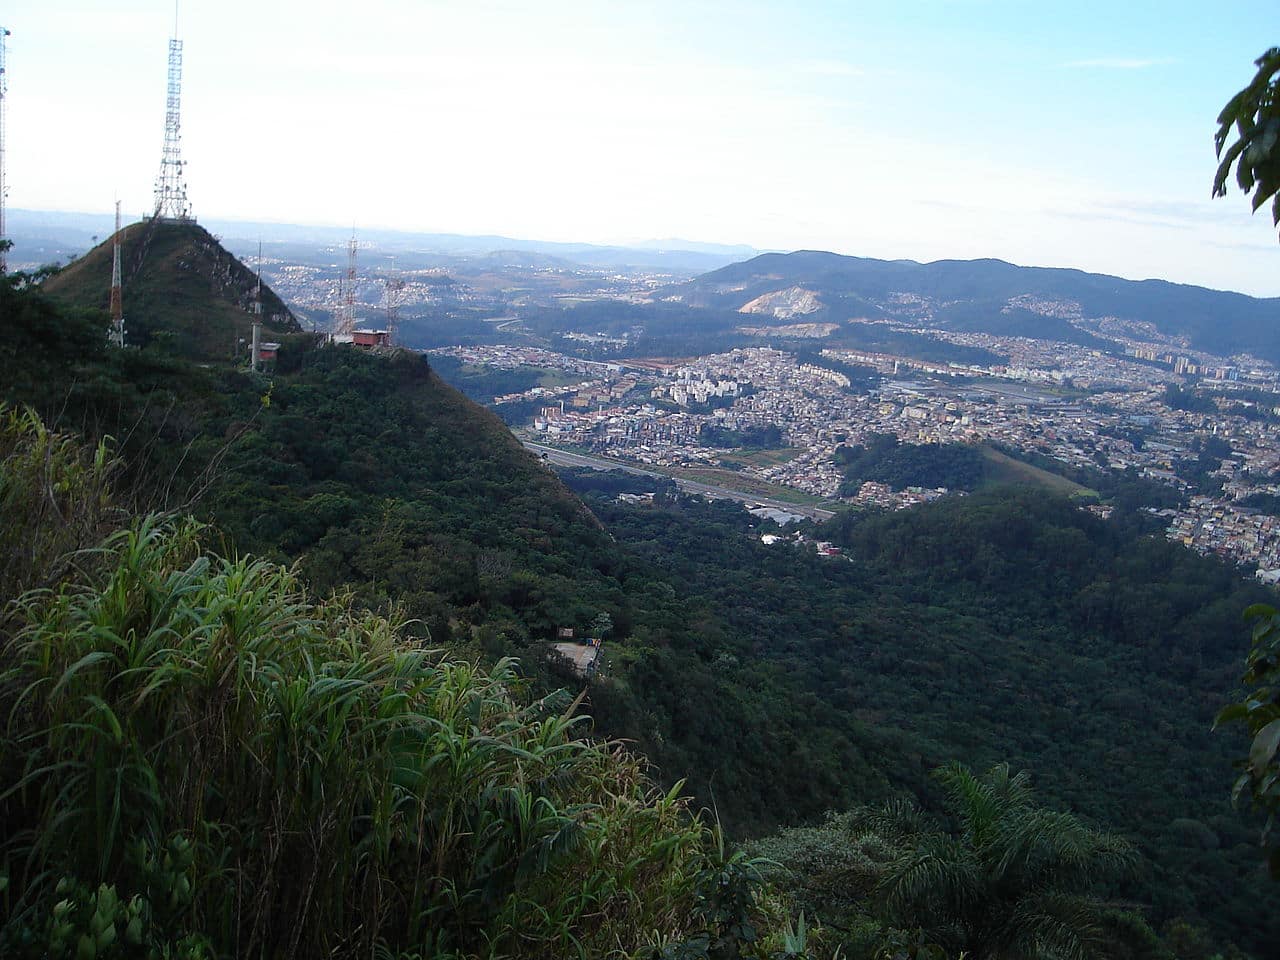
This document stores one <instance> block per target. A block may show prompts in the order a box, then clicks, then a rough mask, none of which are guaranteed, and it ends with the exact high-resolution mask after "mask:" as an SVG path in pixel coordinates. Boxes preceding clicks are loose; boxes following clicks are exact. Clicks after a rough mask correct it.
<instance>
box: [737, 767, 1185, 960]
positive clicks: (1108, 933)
mask: <svg viewBox="0 0 1280 960" xmlns="http://www.w3.org/2000/svg"><path fill="white" fill-rule="evenodd" d="M935 778H936V780H937V781H938V782H939V783H940V785H941V787H942V790H943V798H944V807H945V811H946V814H947V819H946V820H945V821H943V822H938V821H935V820H934V819H933V818H931V817H930V816H929V815H928V814H927V813H926V812H925V811H923V810H922V809H920V807H919V806H918V805H916V804H915V803H914V802H912V801H910V800H904V799H900V798H895V799H893V800H890V801H887V802H885V803H884V804H882V805H880V806H878V807H869V806H860V807H856V808H854V809H852V810H850V811H848V812H847V813H845V814H842V815H840V816H834V815H833V816H831V817H829V818H828V819H827V821H826V822H825V823H824V824H822V825H821V826H819V827H811V828H800V829H790V830H786V831H783V832H782V833H780V834H777V835H775V836H772V837H769V838H767V839H765V840H762V841H758V842H756V843H753V844H751V850H752V852H754V853H757V854H760V855H762V856H764V857H766V858H768V859H769V860H770V861H771V862H772V863H773V864H774V867H773V868H771V870H770V876H771V877H772V878H773V879H774V880H775V881H776V882H777V883H779V884H780V885H782V886H784V887H785V888H787V889H788V890H789V891H790V892H791V893H792V895H793V896H794V897H795V898H796V899H797V901H798V902H799V903H801V904H802V905H803V906H804V907H805V908H806V909H807V910H809V911H810V912H811V914H817V915H820V916H829V917H831V918H832V920H833V922H834V923H835V924H836V925H837V926H838V927H839V929H841V930H845V931H848V937H849V940H850V944H851V949H853V950H854V951H858V950H859V944H860V943H865V942H867V941H868V940H870V941H872V942H875V941H876V940H878V941H879V942H881V943H883V942H885V941H886V939H887V940H889V941H891V942H892V941H894V940H897V941H900V942H901V941H905V942H907V943H911V942H913V941H914V942H915V943H917V944H921V945H923V946H922V949H921V951H920V952H921V953H923V954H926V955H932V954H936V955H938V956H943V957H960V956H965V957H990V958H1003V957H1043V958H1068V957H1099V958H1104V957H1106V958H1112V957H1114V958H1120V957H1123V958H1132V957H1150V958H1166V957H1168V956H1169V954H1168V952H1167V951H1166V949H1165V948H1164V947H1163V946H1162V945H1161V943H1160V941H1159V939H1158V938H1157V936H1156V935H1155V933H1154V932H1153V931H1152V930H1151V929H1150V928H1149V927H1148V926H1147V924H1146V923H1145V921H1144V920H1143V919H1142V918H1141V917H1140V916H1138V915H1136V914H1134V913H1132V912H1130V911H1128V910H1126V909H1124V908H1122V907H1120V906H1118V905H1115V904H1110V903H1108V902H1107V901H1106V900H1105V899H1103V898H1102V897H1101V896H1099V894H1100V892H1102V891H1105V889H1106V883H1107V881H1108V880H1109V879H1111V878H1112V877H1114V876H1115V875H1116V874H1122V873H1124V872H1126V871H1128V870H1131V869H1132V868H1133V866H1134V864H1135V862H1136V856H1135V852H1134V851H1133V849H1132V847H1131V846H1130V845H1129V844H1128V843H1127V842H1126V841H1125V840H1124V839H1123V838H1120V837H1117V836H1114V835H1111V834H1106V833H1102V832H1099V831H1097V830H1095V829H1092V828H1090V827H1089V826H1087V825H1086V824H1084V823H1082V822H1081V821H1080V820H1079V819H1078V818H1077V817H1075V816H1073V815H1071V814H1069V813H1063V812H1058V811H1053V810H1049V809H1047V808H1045V807H1042V806H1040V805H1039V804H1037V803H1036V802H1035V799H1034V796H1033V794H1032V791H1031V788H1030V782H1029V777H1028V776H1027V774H1026V773H1025V772H1022V773H1017V774H1014V773H1012V772H1011V771H1010V770H1009V768H1008V766H1007V765H1005V764H1000V765H997V766H995V767H993V768H992V769H991V770H990V771H988V772H987V773H986V774H985V775H982V776H978V775H975V774H973V773H972V772H970V771H969V770H968V769H966V768H965V767H963V766H960V765H958V764H950V765H948V766H945V767H942V768H940V769H939V770H938V771H936V774H935ZM784 865H785V866H784ZM884 928H887V931H888V933H887V936H886V932H885V929H884Z"/></svg>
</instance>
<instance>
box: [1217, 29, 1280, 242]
mask: <svg viewBox="0 0 1280 960" xmlns="http://www.w3.org/2000/svg"><path fill="white" fill-rule="evenodd" d="M1254 63H1255V65H1256V66H1257V67H1258V72H1257V73H1256V74H1254V77H1253V79H1252V80H1251V81H1250V82H1249V85H1248V86H1247V87H1245V88H1244V89H1243V90H1241V91H1240V92H1239V93H1237V94H1236V95H1235V96H1234V97H1232V98H1231V99H1230V100H1229V101H1227V105H1226V106H1225V107H1223V108H1222V112H1221V113H1220V114H1219V115H1218V132H1217V133H1216V134H1214V137H1213V142H1214V146H1215V147H1216V148H1217V151H1218V161H1219V162H1218V171H1217V173H1216V174H1215V175H1214V178H1213V195H1214V196H1215V197H1225V196H1226V195H1227V179H1228V178H1229V177H1230V176H1231V170H1232V167H1234V168H1235V172H1236V185H1237V186H1239V188H1240V190H1241V192H1243V193H1246V194H1249V193H1252V194H1253V201H1252V202H1253V209H1254V212H1255V213H1256V212H1257V211H1258V209H1259V208H1260V207H1261V206H1262V205H1263V204H1265V203H1266V202H1267V201H1268V200H1271V201H1272V207H1271V221H1272V223H1274V224H1276V225H1280V47H1272V48H1271V49H1270V50H1268V51H1267V52H1266V53H1264V54H1263V55H1262V56H1260V57H1259V58H1258V59H1257V60H1255V61H1254ZM1232 127H1234V128H1235V130H1236V139H1235V142H1233V143H1232V144H1231V145H1230V146H1227V140H1228V139H1230V137H1231V129H1232Z"/></svg>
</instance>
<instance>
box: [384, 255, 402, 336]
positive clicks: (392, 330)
mask: <svg viewBox="0 0 1280 960" xmlns="http://www.w3.org/2000/svg"><path fill="white" fill-rule="evenodd" d="M391 267H392V273H391V275H390V276H388V277H387V279H386V307H387V346H391V345H393V344H394V343H395V341H396V325H397V324H398V323H399V322H400V298H401V297H402V296H404V287H405V282H404V278H403V277H400V276H396V274H395V273H394V270H395V258H392V261H391Z"/></svg>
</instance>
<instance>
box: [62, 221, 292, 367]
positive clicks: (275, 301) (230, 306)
mask: <svg viewBox="0 0 1280 960" xmlns="http://www.w3.org/2000/svg"><path fill="white" fill-rule="evenodd" d="M121 234H122V237H121V263H122V269H123V273H124V277H123V279H124V284H123V286H124V316H125V328H126V331H127V334H128V342H129V343H130V344H131V345H134V346H146V345H148V344H151V343H153V342H156V341H160V340H163V341H164V343H165V344H166V349H167V350H168V351H169V352H171V353H173V354H176V355H178V356H182V357H186V358H188V359H191V360H200V361H210V360H226V359H231V358H232V357H238V356H242V355H243V354H244V352H245V351H244V350H243V348H242V347H241V346H240V341H241V340H242V339H243V340H247V339H248V338H249V336H250V329H251V325H252V311H253V297H254V288H255V286H256V284H257V277H256V276H255V275H254V272H253V271H252V270H250V269H249V268H248V267H247V266H245V265H244V264H243V263H241V262H240V261H239V260H238V259H237V258H236V257H235V256H234V255H233V254H231V253H230V252H229V251H227V250H226V248H224V247H223V246H222V244H221V243H220V242H219V241H218V240H217V238H215V237H214V236H213V235H212V234H211V233H209V231H208V230H206V229H205V228H204V227H202V226H200V225H199V224H198V223H195V222H194V221H190V222H176V221H169V220H144V221H141V222H139V223H134V224H130V225H129V226H127V227H124V228H122V230H121ZM113 240H114V235H113V236H112V237H108V238H107V239H106V240H105V241H103V242H102V243H100V244H98V245H97V246H96V247H94V248H93V249H92V250H90V251H89V252H88V253H86V254H85V255H84V256H83V257H81V258H80V259H78V260H75V261H73V262H72V263H70V264H69V265H67V266H66V267H64V268H63V269H62V270H60V271H59V272H58V273H57V274H56V275H55V276H53V277H51V278H50V279H49V280H48V281H46V283H45V284H44V289H45V292H46V293H47V294H48V295H49V296H51V297H52V298H53V299H55V300H57V301H60V302H62V303H65V304H67V305H70V306H75V307H87V308H97V309H103V310H105V309H107V306H108V301H109V295H110V286H111V261H112V244H113ZM262 317H263V326H264V328H265V330H266V332H267V335H270V336H273V337H278V336H280V335H284V334H288V333H298V332H300V331H301V327H300V326H299V324H298V320H297V318H296V317H295V316H294V315H293V312H292V311H291V310H290V309H289V308H288V306H286V305H285V303H284V301H283V300H281V299H280V297H278V296H277V295H276V294H275V292H274V291H272V290H271V288H270V287H268V286H267V285H266V284H263V287H262Z"/></svg>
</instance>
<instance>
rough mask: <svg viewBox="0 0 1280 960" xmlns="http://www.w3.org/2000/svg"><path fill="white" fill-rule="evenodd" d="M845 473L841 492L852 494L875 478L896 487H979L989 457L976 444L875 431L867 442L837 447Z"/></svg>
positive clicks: (984, 476) (838, 463) (837, 458)
mask: <svg viewBox="0 0 1280 960" xmlns="http://www.w3.org/2000/svg"><path fill="white" fill-rule="evenodd" d="M836 465H837V466H839V467H840V472H841V473H842V474H843V476H844V481H845V482H844V484H843V485H842V486H841V488H840V494H841V496H846V497H847V496H852V495H853V494H855V493H857V492H858V487H860V486H861V485H862V484H863V483H864V482H866V481H868V480H874V481H875V482H877V483H884V484H888V485H889V486H890V487H892V488H893V489H894V490H902V489H904V488H906V487H945V488H946V489H948V490H976V489H977V488H978V487H979V486H980V485H981V484H982V482H983V480H984V479H985V478H986V473H987V470H986V466H987V461H986V459H985V458H984V457H983V456H982V452H981V451H980V450H979V449H978V448H977V447H974V446H968V445H965V444H959V443H947V444H938V443H899V442H898V438H897V437H896V436H894V435H893V434H891V433H873V434H871V435H870V436H868V437H867V439H866V441H865V442H864V443H860V444H855V445H853V446H842V447H838V448H837V449H836Z"/></svg>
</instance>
